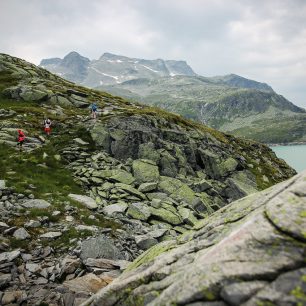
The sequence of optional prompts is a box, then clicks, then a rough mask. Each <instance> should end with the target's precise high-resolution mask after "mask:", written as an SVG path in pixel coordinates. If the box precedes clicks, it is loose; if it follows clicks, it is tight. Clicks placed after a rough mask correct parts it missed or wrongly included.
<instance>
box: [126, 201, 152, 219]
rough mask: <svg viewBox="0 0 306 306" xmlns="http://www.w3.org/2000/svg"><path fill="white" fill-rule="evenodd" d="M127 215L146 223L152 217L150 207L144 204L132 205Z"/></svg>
mask: <svg viewBox="0 0 306 306" xmlns="http://www.w3.org/2000/svg"><path fill="white" fill-rule="evenodd" d="M127 215H128V216H130V217H132V218H133V219H137V220H142V221H146V220H148V219H149V217H150V216H151V212H150V209H149V207H148V206H147V205H146V204H144V203H132V204H131V205H130V206H129V209H128V211H127Z"/></svg>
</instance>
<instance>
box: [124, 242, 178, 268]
mask: <svg viewBox="0 0 306 306" xmlns="http://www.w3.org/2000/svg"><path fill="white" fill-rule="evenodd" d="M175 246H176V242H175V241H173V240H171V241H165V242H161V243H159V244H157V245H154V246H153V247H151V248H150V249H149V250H147V251H146V252H144V253H143V254H141V255H140V256H139V257H137V258H136V259H135V260H134V261H133V262H132V263H131V264H130V265H129V266H128V267H127V269H126V270H125V273H126V272H129V271H132V270H134V269H136V268H138V267H139V266H141V265H143V264H148V263H150V262H152V261H153V260H154V259H155V258H156V257H157V256H159V255H160V254H163V253H166V252H168V251H170V250H171V249H173V248H175Z"/></svg>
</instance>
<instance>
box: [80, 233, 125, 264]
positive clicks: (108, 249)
mask: <svg viewBox="0 0 306 306" xmlns="http://www.w3.org/2000/svg"><path fill="white" fill-rule="evenodd" d="M80 257H81V259H82V260H86V259H87V258H106V259H113V260H117V259H123V257H122V255H121V254H120V251H119V250H118V248H117V247H116V246H115V245H114V242H113V241H112V240H110V239H109V238H107V237H106V236H104V235H101V236H98V237H95V238H91V239H88V240H85V241H83V242H82V244H81V253H80Z"/></svg>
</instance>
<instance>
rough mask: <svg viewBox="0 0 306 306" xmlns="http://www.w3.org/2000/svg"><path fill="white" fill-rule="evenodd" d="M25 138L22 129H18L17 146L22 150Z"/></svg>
mask: <svg viewBox="0 0 306 306" xmlns="http://www.w3.org/2000/svg"><path fill="white" fill-rule="evenodd" d="M24 140H25V135H24V132H23V131H22V130H18V139H17V146H19V150H20V151H21V150H22V146H23V143H24Z"/></svg>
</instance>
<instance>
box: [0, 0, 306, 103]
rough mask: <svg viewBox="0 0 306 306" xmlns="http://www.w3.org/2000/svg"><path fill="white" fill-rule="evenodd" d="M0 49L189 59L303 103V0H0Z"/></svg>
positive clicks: (42, 54)
mask: <svg viewBox="0 0 306 306" xmlns="http://www.w3.org/2000/svg"><path fill="white" fill-rule="evenodd" d="M0 28H1V32H0V52H3V53H8V54H11V55H14V56H18V57H21V58H24V59H26V60H28V61H30V62H33V63H35V64H39V62H40V60H41V59H42V58H50V57H61V58H63V57H64V56H65V55H66V54H67V53H69V52H70V51H77V52H79V53H80V54H81V55H83V56H86V57H88V58H90V59H97V58H99V57H100V56H101V55H102V54H103V53H104V52H111V53H115V54H120V55H126V56H130V57H139V58H146V59H156V58H163V59H176V60H186V61H187V63H188V64H189V65H190V66H191V67H192V68H193V70H194V71H195V72H196V73H198V74H201V75H204V76H214V75H224V74H229V73H235V74H238V75H241V76H244V77H247V78H251V79H254V80H257V81H260V82H266V83H268V84H269V85H271V86H272V87H273V88H274V90H275V91H276V92H277V93H279V94H282V95H284V96H285V97H286V98H287V99H289V100H290V101H292V102H294V103H295V104H297V105H300V106H303V107H305V108H306V0H256V1H254V0H0Z"/></svg>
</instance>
